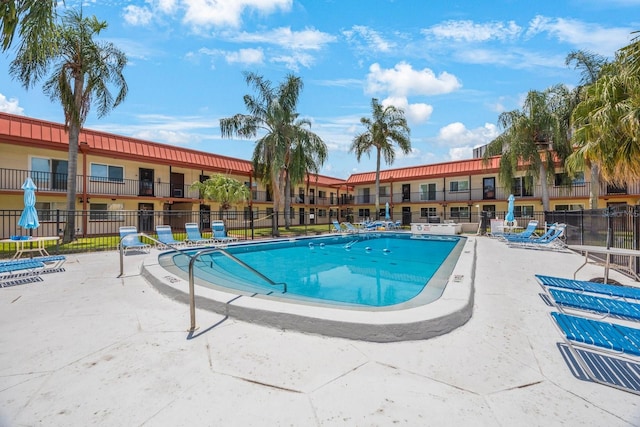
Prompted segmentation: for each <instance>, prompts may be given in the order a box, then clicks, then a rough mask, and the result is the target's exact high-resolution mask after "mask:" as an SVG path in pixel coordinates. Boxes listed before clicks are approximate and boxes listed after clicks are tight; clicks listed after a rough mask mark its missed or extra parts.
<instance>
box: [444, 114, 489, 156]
mask: <svg viewBox="0 0 640 427" xmlns="http://www.w3.org/2000/svg"><path fill="white" fill-rule="evenodd" d="M499 134H500V131H499V130H498V127H497V126H496V125H494V124H491V123H485V125H484V126H482V127H478V128H475V129H467V127H466V126H465V125H464V124H462V123H460V122H455V123H450V124H448V125H447V126H444V127H443V128H441V129H440V131H439V132H438V136H437V137H436V139H437V141H438V142H439V143H440V144H441V145H446V146H449V159H448V160H462V159H469V158H471V157H472V156H473V149H474V148H475V147H479V146H481V145H485V144H488V143H489V142H491V141H493V140H494V139H495V138H496V137H497V136H498V135H499Z"/></svg>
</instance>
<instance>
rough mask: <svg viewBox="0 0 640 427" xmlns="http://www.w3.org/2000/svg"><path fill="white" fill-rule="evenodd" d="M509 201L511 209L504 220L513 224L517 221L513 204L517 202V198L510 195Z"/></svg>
mask: <svg viewBox="0 0 640 427" xmlns="http://www.w3.org/2000/svg"><path fill="white" fill-rule="evenodd" d="M507 200H508V201H509V205H508V206H509V207H508V209H507V215H506V216H505V217H504V220H505V221H507V222H513V221H514V220H515V217H514V216H513V202H515V201H516V198H515V197H514V196H513V194H509V198H508V199H507Z"/></svg>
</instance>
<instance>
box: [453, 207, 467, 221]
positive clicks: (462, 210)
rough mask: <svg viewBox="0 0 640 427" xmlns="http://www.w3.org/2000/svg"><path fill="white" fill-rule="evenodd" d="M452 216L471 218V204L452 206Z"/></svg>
mask: <svg viewBox="0 0 640 427" xmlns="http://www.w3.org/2000/svg"><path fill="white" fill-rule="evenodd" d="M451 218H469V206H461V207H452V208H451Z"/></svg>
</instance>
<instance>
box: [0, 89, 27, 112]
mask: <svg viewBox="0 0 640 427" xmlns="http://www.w3.org/2000/svg"><path fill="white" fill-rule="evenodd" d="M0 111H2V112H3V113H10V114H19V115H24V108H22V107H20V106H18V100H17V99H15V98H11V99H7V97H6V96H4V95H3V94H1V93H0Z"/></svg>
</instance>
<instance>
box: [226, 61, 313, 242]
mask: <svg viewBox="0 0 640 427" xmlns="http://www.w3.org/2000/svg"><path fill="white" fill-rule="evenodd" d="M244 76H245V81H246V82H247V84H248V85H249V86H251V87H253V89H255V90H256V92H257V95H256V96H252V95H245V96H244V104H245V107H246V108H247V110H248V112H249V114H236V115H235V116H233V117H229V118H224V119H220V132H221V134H222V137H223V138H230V137H233V136H234V135H236V136H239V137H240V138H255V137H257V136H258V134H261V135H262V136H261V137H260V138H259V139H258V140H257V141H256V144H255V147H254V149H253V156H252V159H253V170H254V175H255V176H256V178H258V179H260V180H261V181H262V182H263V183H265V185H267V186H269V187H270V188H271V189H272V191H273V211H274V220H273V221H272V234H273V235H274V236H277V235H279V232H278V215H279V212H280V208H281V204H282V190H283V187H284V182H285V178H286V166H287V154H288V147H291V144H292V140H293V135H292V130H291V128H292V126H291V125H292V123H294V121H295V120H296V118H297V113H296V111H295V110H296V106H297V103H298V96H299V94H300V89H301V87H302V80H301V79H300V78H299V77H296V76H293V75H288V76H287V77H286V78H285V80H284V81H283V82H282V83H281V84H280V85H279V86H278V87H277V88H274V87H273V85H272V83H271V82H270V81H269V80H266V79H265V78H264V77H262V76H260V75H257V74H255V73H245V74H244Z"/></svg>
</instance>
